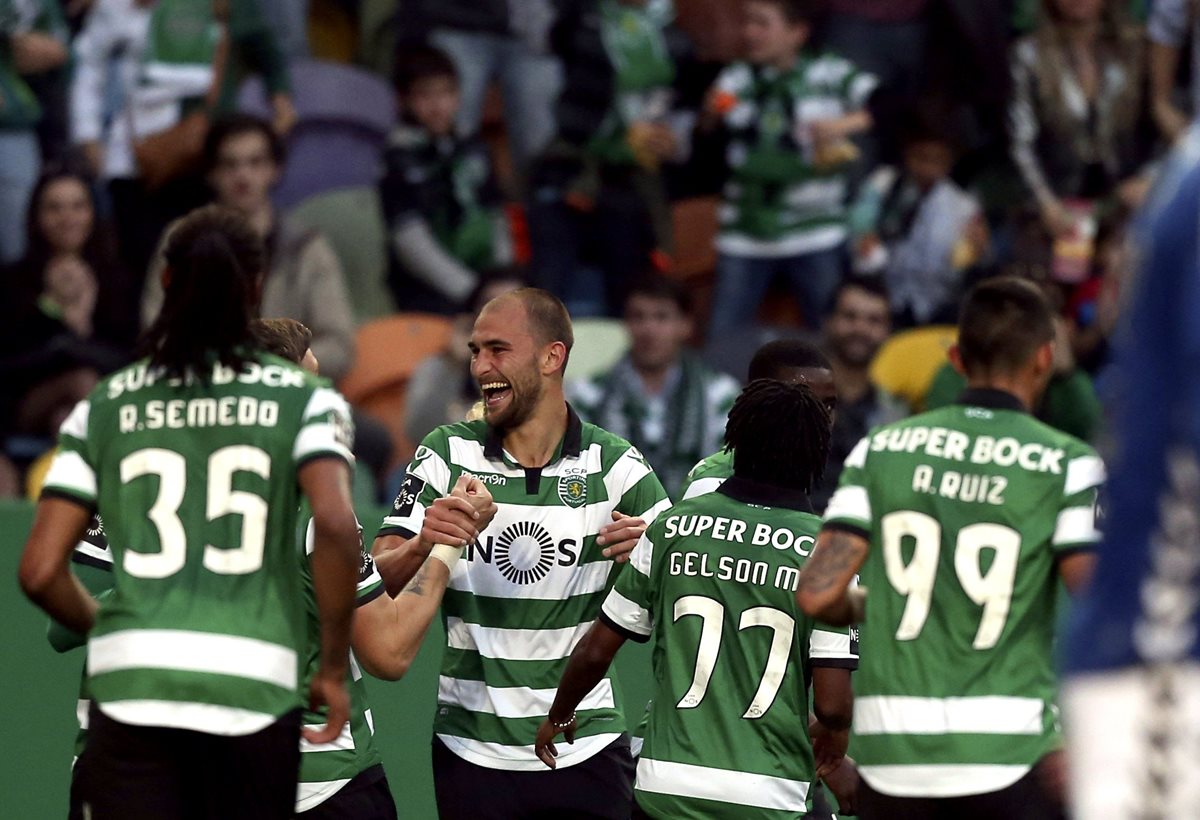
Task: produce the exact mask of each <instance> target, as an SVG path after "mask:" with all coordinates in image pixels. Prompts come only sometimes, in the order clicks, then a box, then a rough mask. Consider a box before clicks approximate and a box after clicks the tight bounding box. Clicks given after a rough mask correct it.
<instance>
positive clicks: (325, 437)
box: [292, 387, 354, 467]
mask: <svg viewBox="0 0 1200 820" xmlns="http://www.w3.org/2000/svg"><path fill="white" fill-rule="evenodd" d="M353 447H354V422H353V421H352V420H351V418H350V405H349V404H347V403H346V400H345V399H344V398H342V396H341V394H340V393H338V392H337V391H336V390H334V389H332V388H329V387H318V388H317V389H316V390H314V391H313V394H312V397H311V398H309V400H308V405H307V406H305V408H304V414H303V415H302V416H301V417H300V431H299V432H298V433H297V434H296V442H295V445H294V446H293V448H292V458H293V460H294V461H295V462H296V466H297V467H300V466H301V465H302V464H305V463H306V462H309V461H312V460H313V459H317V458H328V457H333V458H340V459H342V460H343V461H345V462H346V463H347V464H349V465H351V466H353V464H354V456H353V454H352V453H351V449H352V448H353Z"/></svg>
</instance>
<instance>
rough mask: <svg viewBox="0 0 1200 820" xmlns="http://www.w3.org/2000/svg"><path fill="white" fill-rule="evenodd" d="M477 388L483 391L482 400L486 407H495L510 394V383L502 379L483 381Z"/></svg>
mask: <svg viewBox="0 0 1200 820" xmlns="http://www.w3.org/2000/svg"><path fill="white" fill-rule="evenodd" d="M479 389H480V390H481V391H483V401H484V403H485V404H486V405H487V406H488V407H497V406H499V404H500V403H501V402H503V401H504V400H505V399H506V398H508V397H509V396H510V395H512V385H510V384H509V383H508V382H503V381H490V382H484V383H483V384H481V385H479Z"/></svg>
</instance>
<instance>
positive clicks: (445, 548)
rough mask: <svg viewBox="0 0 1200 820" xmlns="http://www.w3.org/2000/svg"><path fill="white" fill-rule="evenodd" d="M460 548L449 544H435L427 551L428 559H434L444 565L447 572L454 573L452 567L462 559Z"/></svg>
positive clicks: (461, 549)
mask: <svg viewBox="0 0 1200 820" xmlns="http://www.w3.org/2000/svg"><path fill="white" fill-rule="evenodd" d="M462 552H463V548H462V547H452V546H450V545H449V544H437V545H436V546H434V548H433V549H431V550H430V551H429V557H430V558H436V559H437V560H439V561H441V562H442V563H443V564H445V565H446V571H447V572H453V571H454V565H455V564H457V563H458V559H459V558H461V557H462Z"/></svg>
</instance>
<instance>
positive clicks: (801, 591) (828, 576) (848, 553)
mask: <svg viewBox="0 0 1200 820" xmlns="http://www.w3.org/2000/svg"><path fill="white" fill-rule="evenodd" d="M868 546H869V545H868V542H867V539H866V538H864V537H863V536H861V535H859V534H857V533H854V532H850V531H848V530H844V529H840V528H839V529H830V528H826V529H823V530H821V534H820V536H818V538H817V546H816V548H815V549H814V550H813V554H812V556H810V557H809V559H808V561H806V562H805V564H804V569H802V570H801V571H800V583H799V586H797V587H796V604H797V605H798V606H799V607H800V609H801V610H802V611H803V612H804V614H805V615H808V616H809V617H810V618H816V619H817V620H818V621H821V622H823V623H827V624H829V625H830V626H846V625H848V624H853V623H858V622H859V621H861V620H862V615H863V607H864V604H865V600H866V588H865V587H856V588H855V589H853V590H851V589H850V582H851V581H852V580H853V579H854V576H855V574H856V573H857V572H858V570H859V569H860V568H861V567H862V565H863V562H864V561H866V560H867V549H868Z"/></svg>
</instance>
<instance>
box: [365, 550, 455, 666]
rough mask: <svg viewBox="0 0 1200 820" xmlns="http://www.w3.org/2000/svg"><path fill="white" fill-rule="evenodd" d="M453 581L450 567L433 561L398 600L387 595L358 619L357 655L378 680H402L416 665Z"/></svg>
mask: <svg viewBox="0 0 1200 820" xmlns="http://www.w3.org/2000/svg"><path fill="white" fill-rule="evenodd" d="M449 581H450V572H449V570H447V568H446V565H445V564H444V563H442V562H441V561H438V560H437V559H435V558H430V559H427V560H426V561H425V563H424V564H422V565H421V568H420V569H418V570H417V573H416V574H415V575H414V576H413V577H412V579H411V580H410V581H409V582H408V584H406V585H405V587H404V589H403V590H402V591H401V593H400V594H399V595H397V596H396V597H395V598H391V597H389V596H383V597H380V598H376V599H375V600H374V601H372V602H371V603H369V604H367V605H366V606H363V607H361V608H359V610H358V612H357V613H356V614H355V616H354V654H355V656H356V657H357V658H358V660H359V661H360V662H361V663H362V665H363V667H364V668H365V669H366V670H367V671H368V672H370V673H371V674H372V675H374V676H375V677H377V678H382V679H384V680H399V679H400V678H402V677H404V675H405V673H407V672H408V669H409V667H410V666H412V662H413V659H414V658H415V657H416V656H417V652H418V651H419V650H420V648H421V642H422V641H423V640H424V639H425V634H426V633H427V632H428V631H429V625H430V624H431V623H433V618H434V615H436V614H437V610H438V606H440V605H441V602H442V595H443V594H444V593H445V591H446V585H447V583H449Z"/></svg>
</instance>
